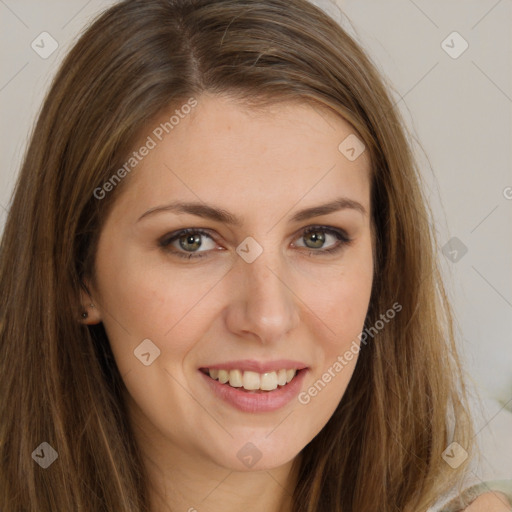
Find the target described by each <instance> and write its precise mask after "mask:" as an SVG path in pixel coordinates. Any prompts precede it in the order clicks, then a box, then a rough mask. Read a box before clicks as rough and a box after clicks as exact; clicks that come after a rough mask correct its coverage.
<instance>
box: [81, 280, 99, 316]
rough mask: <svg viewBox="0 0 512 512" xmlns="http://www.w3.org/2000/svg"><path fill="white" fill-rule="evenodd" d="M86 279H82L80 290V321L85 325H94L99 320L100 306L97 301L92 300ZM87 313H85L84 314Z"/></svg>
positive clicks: (92, 295) (92, 296)
mask: <svg viewBox="0 0 512 512" xmlns="http://www.w3.org/2000/svg"><path fill="white" fill-rule="evenodd" d="M90 290H92V288H91V286H90V282H89V281H88V280H87V279H83V280H82V289H81V290H80V302H81V303H82V309H81V311H79V313H78V314H79V318H80V322H81V323H83V324H85V325H95V324H99V323H100V322H101V308H100V305H99V303H98V301H97V300H96V301H95V300H94V294H93V293H91V291H90ZM84 313H87V315H84Z"/></svg>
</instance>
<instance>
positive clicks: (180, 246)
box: [159, 228, 216, 259]
mask: <svg viewBox="0 0 512 512" xmlns="http://www.w3.org/2000/svg"><path fill="white" fill-rule="evenodd" d="M205 238H207V239H208V241H209V242H210V244H208V243H206V244H205V242H204V239H205ZM159 245H160V246H161V247H162V248H164V249H165V250H167V251H169V252H172V253H173V254H176V255H177V256H179V257H181V258H187V259H191V258H202V257H203V256H205V255H204V254H200V253H203V252H204V253H206V252H208V251H210V250H212V249H215V247H216V244H215V242H214V241H213V238H212V237H211V236H210V235H209V234H208V233H207V232H206V231H204V230H202V229H191V228H189V229H182V230H181V231H178V232H177V233H172V234H171V235H170V236H166V237H164V238H163V239H161V240H160V241H159ZM208 245H210V247H208ZM171 248H172V249H171ZM199 249H204V250H201V251H200V250H199ZM198 253H199V254H198Z"/></svg>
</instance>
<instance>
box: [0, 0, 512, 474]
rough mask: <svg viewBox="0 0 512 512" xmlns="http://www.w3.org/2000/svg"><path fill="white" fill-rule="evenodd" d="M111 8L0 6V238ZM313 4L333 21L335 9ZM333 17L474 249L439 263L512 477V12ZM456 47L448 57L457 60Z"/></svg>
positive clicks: (456, 233) (439, 224)
mask: <svg viewBox="0 0 512 512" xmlns="http://www.w3.org/2000/svg"><path fill="white" fill-rule="evenodd" d="M112 3H114V2H111V1H106V0H89V1H87V0H67V1H65V0H50V1H45V2H38V1H35V0H18V1H15V0H0V20H1V21H0V27H1V32H0V37H1V41H2V44H1V46H0V48H1V56H2V76H1V79H0V112H1V119H2V122H1V130H2V132H1V137H0V144H1V150H2V156H3V158H2V163H3V165H2V168H1V171H0V228H3V223H4V220H5V215H6V212H7V210H8V208H9V201H10V195H11V192H12V189H13V186H14V183H15V179H16V175H17V172H18V169H19V165H20V161H21V158H22V154H23V151H24V149H25V146H26V142H27V135H28V133H29V131H30V129H31V127H32V124H33V122H34V119H35V116H36V114H37V111H38V109H39V108H40V105H41V102H42V99H43V96H44V94H45V92H46V90H47V88H48V86H49V83H50V80H51V78H52V76H53V75H54V73H55V71H56V69H57V67H58V64H59V63H60V61H61V60H62V58H63V56H64V55H65V53H66V51H67V50H68V49H69V47H70V46H71V45H72V44H73V42H74V41H75V40H76V39H77V37H78V35H79V33H80V32H81V31H82V30H83V28H84V26H85V25H86V24H87V23H88V22H89V21H90V20H91V19H92V18H93V17H94V16H96V15H97V14H98V13H99V12H100V11H102V10H104V9H105V8H107V7H108V6H109V5H111V4H112ZM315 3H317V4H322V5H323V6H324V8H325V9H328V10H329V11H330V12H331V13H332V14H333V15H334V16H338V12H337V10H336V7H335V5H334V4H329V0H318V1H315ZM338 6H340V7H341V8H342V9H343V11H344V12H345V14H346V17H342V18H339V21H340V22H341V23H342V25H343V26H344V27H345V28H347V29H348V30H349V32H350V33H351V34H352V35H353V36H354V37H356V39H357V40H358V41H359V43H360V44H362V45H363V46H364V47H365V48H366V49H367V50H368V52H369V54H370V56H371V58H372V59H373V60H374V62H375V63H376V64H377V66H378V68H379V69H380V70H381V72H382V73H383V74H384V75H385V76H386V77H387V78H388V79H389V81H390V82H391V83H392V84H393V85H394V88H395V92H394V93H393V94H394V97H395V99H396V101H397V102H398V105H399V106H400V109H401V111H402V112H403V115H404V117H405V120H406V122H407V124H408V126H409V127H410V130H411V137H412V139H413V140H414V141H415V142H414V145H415V148H416V151H417V154H418V158H419V161H420V163H421V166H422V173H423V176H424V179H425V186H426V190H427V195H428V197H429V198H430V200H431V203H432V207H433V209H434V216H435V220H436V222H435V227H436V231H437V233H438V237H439V241H440V243H441V245H444V244H446V243H448V241H449V240H450V239H452V237H457V238H458V239H460V240H461V241H462V243H463V244H464V245H465V246H466V247H467V253H466V254H465V255H464V256H463V257H462V258H460V259H459V261H457V262H456V263H454V262H453V261H450V259H449V258H447V257H446V256H445V255H444V254H443V253H442V252H440V258H441V260H442V263H443V268H444V272H445V275H446V279H447V285H448V288H449V294H450V297H451V299H452V300H453V304H454V306H455V311H456V315H457V318H458V321H459V324H460V333H459V338H460V345H461V349H462V350H463V353H464V357H465V359H466V361H467V367H468V370H469V373H470V374H471V375H472V377H473V378H474V380H475V383H476V385H477V386H478V388H479V389H481V390H482V392H483V394H484V395H486V396H489V397H493V398H494V399H495V400H496V402H493V404H494V409H493V412H492V414H491V416H493V418H492V419H491V421H492V423H493V424H494V425H496V426H497V427H499V428H501V431H502V434H500V435H501V436H502V437H503V435H508V437H507V439H506V441H503V439H502V440H501V441H500V443H502V444H503V443H504V442H505V443H506V444H507V449H508V450H509V451H508V455H507V457H509V456H510V458H507V459H503V460H502V461H501V462H500V461H498V462H496V464H495V466H499V467H501V468H504V470H510V472H512V467H511V466H512V463H510V462H507V460H508V461H510V460H512V455H511V454H512V451H511V450H512V448H511V447H512V439H511V437H512V434H510V433H508V434H504V432H505V431H506V429H508V428H509V427H510V426H511V425H512V423H511V420H510V419H509V416H508V415H509V413H508V412H506V410H505V409H504V407H507V408H509V409H510V410H512V258H511V254H512V172H511V168H512V165H511V164H512V158H511V156H512V155H511V146H512V145H511V140H512V137H511V135H512V134H511V127H512V116H511V114H512V73H511V70H512V65H511V63H512V36H511V32H512V31H511V26H512V24H511V22H512V0H459V1H455V0H385V1H384V0H339V2H338ZM348 20H350V22H351V24H350V23H349V22H348ZM43 31H46V32H49V33H50V34H51V36H52V37H53V38H54V39H55V40H56V41H57V42H58V44H59V47H58V49H57V50H56V51H55V52H54V53H53V54H52V55H51V56H50V57H48V58H47V59H42V58H41V57H40V56H39V55H38V54H37V53H36V52H35V51H34V50H33V49H32V48H31V43H32V41H33V40H40V39H39V38H38V36H39V35H40V34H41V33H42V32H43ZM453 31H456V32H458V33H459V34H460V35H461V36H462V38H464V40H465V41H467V44H468V45H469V47H468V49H467V50H466V51H465V52H464V53H462V54H461V55H460V56H459V57H458V58H452V57H450V56H449V55H448V54H447V53H446V51H445V50H444V49H443V46H442V42H443V41H444V40H445V39H446V38H447V36H449V35H450V34H451V33H452V32H453ZM452 39H453V38H452ZM452 39H450V38H448V40H447V43H445V45H446V44H449V45H451V46H453V47H454V48H453V51H456V50H458V49H459V48H461V46H460V42H458V41H457V40H456V39H455V40H453V42H452ZM417 141H419V143H421V147H420V145H419V144H418V142H417ZM507 187H510V188H507ZM506 196H508V199H507V197H506ZM459 257H460V255H459ZM507 422H508V423H507ZM511 430H512V428H511ZM501 448H503V446H502V447H501ZM498 451H500V448H499V447H498ZM505 452H506V450H505ZM498 458H499V456H498ZM508 477H509V478H512V475H509V476H508Z"/></svg>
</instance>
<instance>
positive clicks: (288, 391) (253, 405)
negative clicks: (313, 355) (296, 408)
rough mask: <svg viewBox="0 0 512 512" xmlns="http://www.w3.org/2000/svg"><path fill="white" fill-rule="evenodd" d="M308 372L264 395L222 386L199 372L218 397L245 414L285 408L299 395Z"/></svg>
mask: <svg viewBox="0 0 512 512" xmlns="http://www.w3.org/2000/svg"><path fill="white" fill-rule="evenodd" d="M306 371H307V370H306V369H303V370H300V371H298V372H297V374H296V375H295V377H294V378H293V379H292V380H291V381H290V382H289V383H288V384H286V386H283V387H281V388H280V387H278V388H276V389H274V390H273V391H265V392H263V393H250V392H248V391H242V390H241V388H233V387H231V386H230V385H229V384H221V383H220V382H219V381H218V380H214V379H212V378H211V377H210V376H209V375H206V374H205V373H203V372H202V371H199V373H200V374H201V375H202V376H203V378H204V379H205V380H206V383H207V385H208V386H209V387H210V389H211V390H212V391H213V393H214V394H215V395H216V396H218V397H219V398H221V399H222V400H224V401H225V402H227V403H228V404H230V405H232V406H233V407H235V408H236V409H238V410H240V411H243V412H271V411H276V410H277V409H280V408H281V407H284V406H285V405H287V404H288V403H290V402H291V401H292V400H293V399H294V398H295V397H296V396H297V395H298V394H299V392H300V390H301V387H302V382H303V380H304V375H305V374H306Z"/></svg>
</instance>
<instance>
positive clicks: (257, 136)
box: [82, 95, 373, 512]
mask: <svg viewBox="0 0 512 512" xmlns="http://www.w3.org/2000/svg"><path fill="white" fill-rule="evenodd" d="M197 100H198V105H197V106H196V107H195V108H194V109H193V111H192V112H191V113H190V114H188V115H187V116H185V117H184V118H183V119H180V121H179V124H178V125H176V126H174V128H173V131H172V133H171V134H169V135H167V136H165V137H164V138H163V140H162V141H157V142H158V143H157V144H156V147H154V148H153V149H151V150H150V151H149V153H148V154H147V156H145V157H144V159H143V160H142V161H141V162H140V163H139V164H138V166H137V167H136V170H134V171H132V173H131V174H130V175H129V176H128V177H127V178H125V182H124V183H123V184H122V186H123V190H122V193H121V194H120V195H119V197H118V198H117V200H116V203H115V204H114V207H113V209H112V211H111V213H110V215H109V217H108V219H107V220H106V223H105V225H104V226H103V229H102V232H101V235H100V240H99V245H98V250H97V254H96V260H95V278H94V279H89V280H87V282H86V284H87V286H88V289H89V291H90V296H89V295H86V294H84V296H83V297H82V300H83V303H84V304H89V303H91V302H92V303H94V306H95V307H94V308H88V313H89V317H88V318H87V319H86V320H84V322H85V323H88V324H95V323H98V322H103V325H104V327H105V330H106V332H107V334H108V338H109V340H110V343H111V347H112V351H113V353H114V357H115V359H116V362H117V365H118V367H119V370H120V373H121V375H122V377H123V380H124V382H125V385H126V388H127V396H126V400H127V406H128V411H129V416H130V421H131V424H132V426H133V430H134V434H135V437H136V440H137V442H138V445H139V446H140V449H141V452H142V454H143V458H144V463H145V466H146V470H147V473H148V476H149V481H150V482H151V484H150V500H151V510H152V512H168V511H169V510H173V511H174V510H179V511H188V512H194V511H195V510H198V511H208V512H220V511H221V510H222V511H224V512H234V511H239V510H245V511H248V512H256V511H261V510H265V511H268V512H283V511H287V512H288V511H289V512H291V500H290V496H291V493H292V490H293V488H294V486H295V482H296V476H297V475H296V474H294V473H293V471H292V463H293V462H294V460H296V458H297V457H298V456H299V454H300V451H301V450H302V448H304V446H305V445H306V444H307V443H308V442H309V441H311V439H313V437H315V436H316V434H318V432H319V431H320V430H321V429H322V427H323V426H324V425H325V424H326V423H327V421H328V420H329V418H330V417H331V415H332V414H333V412H334V410H335V408H336V406H337V404H338V403H339V401H340V399H341V397H342V396H343V394H344V392H345V389H346V387H347V385H348V382H349V380H350V378H351V376H352V373H353V370H354V367H355V364H356V361H357V355H356V356H355V357H353V358H352V359H351V360H350V361H345V363H344V366H343V368H342V370H341V371H339V372H338V373H336V376H335V377H333V378H332V381H331V382H329V383H328V384H326V385H325V387H324V388H323V389H322V390H321V392H319V393H318V394H317V395H316V396H314V397H311V399H310V400H309V401H308V402H307V403H304V402H299V400H298V399H297V396H293V397H292V399H290V400H289V401H288V402H286V403H284V404H283V405H281V406H279V407H277V408H275V410H270V411H246V410H240V409H239V408H238V407H236V406H234V405H233V404H232V403H230V402H228V401H226V400H223V399H221V398H220V397H219V396H218V395H217V394H216V393H214V392H213V391H212V388H211V385H210V384H211V383H212V382H214V383H215V386H229V384H227V383H226V384H220V383H219V382H218V381H213V379H211V377H208V376H206V375H205V373H204V371H201V369H202V370H204V369H205V368H210V367H211V366H220V367H222V366H223V365H224V364H226V363H227V362H229V361H241V360H244V361H245V360H251V361H253V362H254V361H255V362H257V363H260V364H263V365H265V364H267V363H269V362H275V361H279V360H287V361H294V362H298V363H302V364H303V366H301V367H303V370H301V372H302V381H301V380H299V375H300V374H301V373H300V372H299V374H298V375H297V376H296V377H294V378H295V379H298V380H297V381H296V382H299V383H300V386H299V388H298V389H297V393H298V392H304V391H305V390H308V389H309V388H310V387H311V386H312V384H314V383H315V382H317V381H319V379H321V378H322V376H323V375H324V374H325V372H326V371H327V370H328V369H329V368H332V366H333V363H335V362H336V361H337V360H338V357H339V356H340V355H341V354H344V353H345V352H346V351H347V350H348V349H349V348H350V347H351V346H354V342H356V345H357V341H358V335H359V334H360V333H361V331H362V329H363V324H364V319H365V316H366V312H367V309H368V305H369V299H370V292H371V285H372V280H373V258H372V233H371V225H370V193H369V192H370V186H369V184H370V181H369V172H370V162H369V158H368V157H367V154H366V153H365V152H363V154H362V155H361V156H360V157H359V158H357V159H356V160H354V161H349V160H348V159H347V158H345V157H344V156H343V155H342V154H341V153H340V151H339V150H338V146H339V144H340V142H341V141H343V140H344V139H345V138H346V137H347V136H348V135H351V134H353V133H354V130H353V129H352V128H351V126H350V125H349V124H348V123H346V122H344V121H343V120H341V119H340V118H339V117H337V116H335V115H334V114H333V113H331V112H328V111H326V110H323V109H320V108H319V107H315V108H312V107H311V106H308V105H306V104H304V103H289V104H280V105H275V106H273V107H272V108H271V109H270V110H269V109H266V110H265V111H261V112H256V111H253V110H248V109H246V108H244V107H243V106H242V105H241V104H240V103H237V102H236V101H234V100H232V99H228V98H226V97H218V96H210V95H202V96H200V97H199V98H197ZM173 112H174V108H173V109H171V111H170V113H169V112H163V113H161V115H159V116H158V118H157V119H155V120H153V121H152V122H151V123H148V125H147V131H146V132H144V133H142V134H141V138H140V141H139V142H138V143H137V144H136V145H135V148H139V147H140V146H141V145H142V144H144V143H145V141H146V139H147V137H148V135H151V133H152V130H153V129H154V127H156V126H158V125H159V124H160V123H163V122H165V121H168V120H169V117H170V115H172V113H173ZM341 197H343V198H345V199H349V200H351V201H352V202H353V203H352V205H354V204H358V205H359V206H360V207H361V208H360V209H358V208H353V207H348V206H347V204H348V203H345V208H342V209H339V210H336V211H333V212H331V213H326V212H324V213H323V214H322V215H319V216H315V217H303V218H302V219H295V220H294V219H293V217H294V215H295V214H297V213H298V212H299V211H302V210H304V209H307V208H311V207H316V206H319V205H324V204H326V203H331V202H332V201H335V200H337V199H339V198H341ZM177 201H180V202H195V203H199V204H200V205H205V204H208V205H210V206H213V207H215V208H218V209H222V210H223V211H224V212H229V213H230V214H231V215H232V216H236V217H237V218H239V221H240V222H239V223H238V224H230V223H228V222H226V219H220V218H210V217H208V218H207V217H204V216H199V215H198V213H201V212H198V210H197V209H196V210H195V213H193V212H187V213H185V212H176V211H171V210H166V211H160V212H156V211H154V212H153V213H151V214H146V215H144V214H145V213H146V212H148V211H149V210H151V209H154V208H155V207H159V206H163V205H168V204H170V203H173V202H177ZM319 225H320V226H324V228H323V229H318V226H319ZM315 226H316V227H317V228H315V229H314V230H313V235H314V236H312V235H311V234H309V235H308V234H307V233H305V232H304V231H305V229H306V228H309V227H315ZM325 227H328V228H331V229H332V230H338V231H339V230H341V231H342V232H343V233H345V234H346V235H347V236H348V238H349V239H351V242H350V243H348V244H340V242H339V240H338V238H337V237H336V236H335V235H334V234H333V231H328V230H325ZM186 228H190V229H196V230H197V229H201V230H203V231H205V232H206V233H207V234H198V233H197V232H194V233H192V234H190V233H189V234H188V235H183V233H182V234H181V236H176V235H179V232H180V231H181V230H183V229H186ZM170 235H172V236H170ZM247 237H252V238H253V239H254V240H255V241H256V242H257V246H254V245H251V246H250V248H249V246H248V245H246V244H245V245H244V244H243V243H242V242H244V240H246V238H247ZM171 239H172V240H171ZM159 242H168V245H167V247H163V246H162V245H161V244H160V243H159ZM251 243H252V242H251ZM338 246H339V250H338V251H335V252H332V253H325V252H324V253H323V254H322V252H323V251H325V250H326V249H330V248H334V247H338ZM255 247H256V248H257V247H261V248H262V250H263V252H262V253H261V254H259V255H258V256H257V257H256V258H255V259H254V260H253V261H251V262H248V261H247V260H246V259H244V258H243V257H242V254H244V252H246V251H247V250H248V251H249V255H254V254H255V252H254V251H255ZM237 248H239V251H238V252H237ZM240 248H241V249H245V251H244V252H240ZM179 254H182V255H185V256H190V255H191V254H200V255H202V256H203V257H202V258H192V259H188V258H186V257H180V256H179ZM143 340H151V342H150V345H145V346H144V347H145V348H144V349H143V350H142V351H139V352H138V353H139V354H141V352H142V353H143V354H145V355H144V357H145V358H146V359H145V360H146V362H148V359H151V362H148V364H147V365H146V364H143V362H142V361H143V360H144V357H140V358H138V357H136V353H137V349H138V347H139V346H140V345H141V342H142V341H143ZM146 343H147V342H146ZM148 347H149V348H148ZM156 347H157V350H159V351H160V353H159V355H158V357H156V358H154V359H153V357H154V355H155V354H156V352H154V350H155V349H156ZM134 351H135V353H134ZM287 364H288V363H287ZM293 383H294V380H293V379H292V381H291V382H290V383H289V384H287V386H289V385H292V384H293ZM285 388H286V386H285ZM237 390H238V391H237V392H238V393H239V394H244V397H245V396H247V395H246V394H245V393H247V392H244V391H241V389H240V388H237ZM276 391H277V390H276ZM261 393H267V394H268V396H270V395H271V394H272V393H274V391H263V392H261ZM251 396H252V397H254V396H255V395H254V394H251ZM258 396H260V394H259V395H258ZM247 443H252V444H251V445H249V448H248V445H247ZM240 450H242V452H240ZM244 450H245V451H244ZM240 453H243V454H245V455H247V454H249V455H251V456H255V458H256V459H257V460H256V462H255V463H251V465H250V466H249V465H248V464H247V461H246V460H247V459H243V457H242V456H241V455H240ZM237 454H238V455H237ZM251 460H252V459H251ZM244 461H245V462H244Z"/></svg>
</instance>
